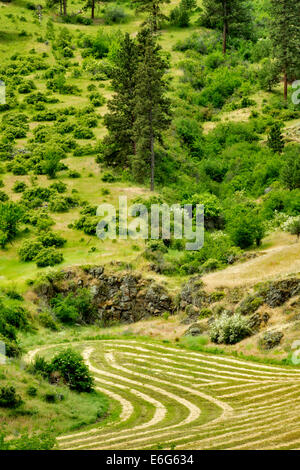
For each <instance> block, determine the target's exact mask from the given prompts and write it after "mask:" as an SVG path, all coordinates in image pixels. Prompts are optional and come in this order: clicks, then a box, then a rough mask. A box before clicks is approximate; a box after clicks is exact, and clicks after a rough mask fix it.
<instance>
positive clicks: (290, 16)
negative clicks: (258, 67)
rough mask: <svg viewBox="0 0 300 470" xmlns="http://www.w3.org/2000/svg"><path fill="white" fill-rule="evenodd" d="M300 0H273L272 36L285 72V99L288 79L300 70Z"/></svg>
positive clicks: (285, 97) (275, 49) (277, 56)
mask: <svg viewBox="0 0 300 470" xmlns="http://www.w3.org/2000/svg"><path fill="white" fill-rule="evenodd" d="M299 13H300V0H271V17H272V25H271V38H272V41H273V47H274V55H275V57H276V58H277V59H278V61H279V64H280V68H281V70H282V73H283V82H284V99H285V100H287V96H288V81H289V79H292V78H293V77H294V76H295V75H296V73H297V71H298V72H299V71H300V57H299V51H300V17H299Z"/></svg>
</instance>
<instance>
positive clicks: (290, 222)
mask: <svg viewBox="0 0 300 470" xmlns="http://www.w3.org/2000/svg"><path fill="white" fill-rule="evenodd" d="M299 223H300V217H299V216H295V217H288V218H287V219H286V220H285V222H284V223H282V224H281V229H282V230H283V231H284V232H290V233H291V232H292V231H293V227H294V226H295V224H299Z"/></svg>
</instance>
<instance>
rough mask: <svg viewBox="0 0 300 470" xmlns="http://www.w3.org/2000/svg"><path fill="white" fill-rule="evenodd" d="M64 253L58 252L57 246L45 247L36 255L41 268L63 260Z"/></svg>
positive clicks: (36, 260)
mask: <svg viewBox="0 0 300 470" xmlns="http://www.w3.org/2000/svg"><path fill="white" fill-rule="evenodd" d="M63 259H64V257H63V254H62V253H60V252H58V251H57V250H56V249H55V248H53V247H49V248H43V249H42V250H41V251H40V253H38V254H37V256H36V257H35V262H36V264H37V266H38V267H39V268H45V267H47V266H54V265H55V264H60V263H62V262H63Z"/></svg>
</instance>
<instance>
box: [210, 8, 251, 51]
mask: <svg viewBox="0 0 300 470" xmlns="http://www.w3.org/2000/svg"><path fill="white" fill-rule="evenodd" d="M203 7H204V12H203V15H202V17H201V24H202V25H203V26H206V27H207V28H217V29H219V30H221V31H223V52H224V53H225V52H226V49H227V35H230V36H233V37H234V36H238V37H244V38H246V39H249V38H250V37H251V35H252V3H251V2H250V1H249V0H203Z"/></svg>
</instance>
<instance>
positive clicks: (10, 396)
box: [0, 386, 23, 408]
mask: <svg viewBox="0 0 300 470" xmlns="http://www.w3.org/2000/svg"><path fill="white" fill-rule="evenodd" d="M22 404H23V400H22V398H21V397H20V395H18V394H17V392H16V389H15V387H13V386H3V387H1V388H0V407H2V408H18V407H19V406H20V405H22Z"/></svg>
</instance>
